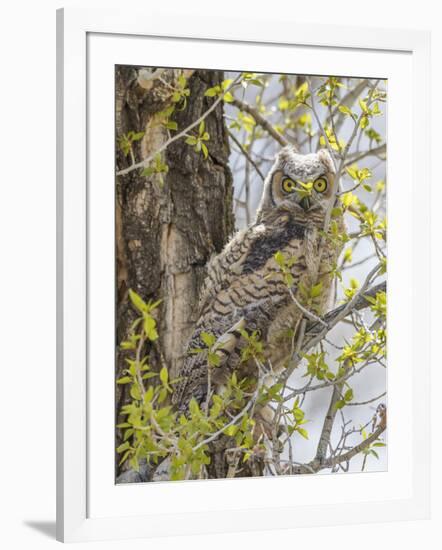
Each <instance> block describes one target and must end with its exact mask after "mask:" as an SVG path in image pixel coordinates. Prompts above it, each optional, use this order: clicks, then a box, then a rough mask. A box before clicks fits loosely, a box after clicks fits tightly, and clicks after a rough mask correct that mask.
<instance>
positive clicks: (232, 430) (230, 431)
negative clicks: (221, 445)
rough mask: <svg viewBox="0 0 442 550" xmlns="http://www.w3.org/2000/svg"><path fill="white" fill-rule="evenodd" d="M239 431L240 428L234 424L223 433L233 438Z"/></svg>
mask: <svg viewBox="0 0 442 550" xmlns="http://www.w3.org/2000/svg"><path fill="white" fill-rule="evenodd" d="M238 430H239V428H238V426H236V425H235V424H232V425H231V426H228V427H227V428H226V429H225V430H224V431H223V433H224V434H225V435H228V436H229V437H233V436H234V435H235V434H236V432H237V431H238Z"/></svg>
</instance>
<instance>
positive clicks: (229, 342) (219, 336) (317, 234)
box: [173, 146, 343, 412]
mask: <svg viewBox="0 0 442 550" xmlns="http://www.w3.org/2000/svg"><path fill="white" fill-rule="evenodd" d="M335 175H336V170H335V166H334V162H333V159H332V158H331V156H330V154H329V153H328V151H326V150H320V151H318V152H317V153H312V154H306V155H303V154H299V153H297V152H296V151H295V150H294V148H293V147H291V146H288V147H285V148H283V149H282V150H281V151H280V152H279V154H278V155H277V156H276V159H275V162H274V164H273V166H272V168H271V169H270V172H269V174H268V175H267V177H266V180H265V182H264V187H263V195H262V198H261V202H260V205H259V207H258V210H257V214H256V219H255V221H254V222H253V223H251V224H250V225H249V227H247V228H246V229H244V230H241V231H239V232H238V233H237V234H236V235H235V236H233V238H232V239H231V240H230V242H229V243H228V244H227V245H226V246H225V248H224V250H223V251H222V252H221V253H220V254H219V255H218V256H216V257H214V258H213V260H212V261H211V262H210V264H209V266H208V274H207V277H206V281H205V283H204V285H203V290H202V294H201V299H200V305H199V318H198V321H197V323H196V325H195V329H194V331H193V334H192V336H191V338H190V341H189V343H188V345H187V349H186V351H185V356H184V361H183V364H182V367H181V369H180V372H179V374H178V376H179V380H180V381H179V382H178V384H177V386H176V388H175V391H174V395H173V401H174V404H175V406H176V407H177V409H178V410H180V411H182V412H185V411H186V410H187V408H188V406H189V402H190V400H191V399H192V398H194V399H195V400H196V401H197V402H198V403H199V404H201V403H203V402H205V400H206V399H207V392H208V385H209V384H208V375H209V371H208V369H209V368H211V367H209V365H208V361H207V352H200V353H198V354H195V352H194V350H195V349H198V348H199V349H204V347H205V344H204V342H203V341H202V338H201V335H202V333H209V334H212V335H213V336H214V337H215V338H216V344H215V346H214V347H213V349H215V350H216V354H217V355H218V357H219V361H218V362H219V365H218V366H217V367H216V368H211V373H210V376H211V378H210V383H211V390H212V391H215V392H219V391H221V390H222V387H223V385H224V384H225V383H226V380H227V378H229V377H230V376H231V374H232V372H233V371H239V374H238V379H240V378H241V377H246V376H256V375H257V373H256V372H255V371H256V365H255V363H254V362H253V361H249V362H248V363H247V362H244V361H242V360H241V349H242V348H243V347H244V345H245V342H246V339H245V338H244V331H247V333H249V334H250V333H251V332H253V331H258V334H259V335H260V338H261V340H262V342H263V349H264V359H265V361H266V362H268V363H270V364H271V365H272V369H273V370H274V371H275V372H280V371H281V369H283V368H284V366H285V365H286V364H287V361H288V359H289V357H290V355H291V354H292V353H293V341H294V340H295V339H296V332H297V330H299V325H300V321H301V319H302V316H303V312H302V311H301V309H300V307H299V305H301V307H304V308H305V307H306V304H307V303H309V306H310V307H314V310H315V313H316V314H317V315H318V314H319V315H320V314H322V313H323V312H324V310H325V309H326V308H327V305H328V303H329V299H330V295H331V289H332V281H333V267H334V266H335V265H336V262H337V260H338V256H339V254H340V252H341V248H342V247H341V245H340V244H339V243H337V242H336V239H331V238H330V239H329V238H325V239H322V243H323V244H322V246H321V250H322V252H321V254H319V243H320V241H321V235H323V232H322V230H323V228H324V221H325V216H326V213H327V211H328V210H329V207H331V206H332V205H331V203H332V202H333V201H334V200H335V197H336V194H335V190H334V186H335V185H337V182H336V181H335ZM334 222H335V223H337V224H338V226H339V225H340V224H343V222H342V219H341V218H339V219H337V220H336V219H335V218H334ZM341 229H342V230H343V227H341ZM277 253H279V254H278V255H277ZM275 255H277V257H275ZM277 258H279V259H280V258H284V261H286V266H287V267H286V266H284V267H285V269H284V270H283V269H281V262H280V261H279V262H278V261H277ZM287 270H288V271H287ZM284 271H285V272H284ZM288 272H289V273H290V278H288V277H287V273H288ZM288 281H289V284H288ZM319 283H321V284H320V285H319V286H318V287H316V288H319V289H320V293H319V296H316V297H315V303H314V304H313V306H312V304H311V303H310V302H308V299H309V297H310V295H311V293H310V289H311V288H312V286H313V285H318V284H319ZM288 334H290V335H291V337H288ZM203 336H204V335H203Z"/></svg>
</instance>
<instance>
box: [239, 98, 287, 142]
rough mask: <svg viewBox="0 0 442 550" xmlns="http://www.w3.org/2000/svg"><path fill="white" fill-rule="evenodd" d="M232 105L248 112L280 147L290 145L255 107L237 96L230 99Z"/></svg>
mask: <svg viewBox="0 0 442 550" xmlns="http://www.w3.org/2000/svg"><path fill="white" fill-rule="evenodd" d="M231 104H232V105H235V107H237V108H238V109H239V110H240V111H244V112H246V113H249V115H251V116H252V117H253V118H254V119H255V121H256V123H257V124H259V125H260V126H261V128H263V129H264V130H266V132H268V133H269V134H270V135H271V136H272V138H273V139H274V140H276V141H277V142H278V143H279V144H280V145H282V147H285V146H286V145H290V143H289V142H288V141H287V140H286V138H285V137H284V136H282V135H281V134H280V133H279V132H277V131H276V130H275V128H274V127H273V126H272V125H271V124H270V122H269V121H268V120H267V119H266V118H264V117H263V116H262V114H261V113H259V112H258V111H257V110H256V109H254V108H253V107H252V106H251V105H249V104H248V103H246V102H245V101H241V100H240V99H238V98H237V97H234V98H233V101H231Z"/></svg>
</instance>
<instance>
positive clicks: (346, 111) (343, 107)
mask: <svg viewBox="0 0 442 550" xmlns="http://www.w3.org/2000/svg"><path fill="white" fill-rule="evenodd" d="M338 109H339V110H340V111H341V113H342V114H344V115H347V116H351V117H352V116H353V113H352V112H351V110H350V109H349V108H348V107H347V106H346V105H339V107H338Z"/></svg>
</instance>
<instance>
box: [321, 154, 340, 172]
mask: <svg viewBox="0 0 442 550" xmlns="http://www.w3.org/2000/svg"><path fill="white" fill-rule="evenodd" d="M318 158H319V160H320V161H321V162H322V164H323V165H324V166H325V168H326V169H327V172H330V173H331V174H336V166H335V162H334V160H333V158H332V156H331V155H330V153H329V152H328V150H327V149H320V150H319V151H318Z"/></svg>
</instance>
